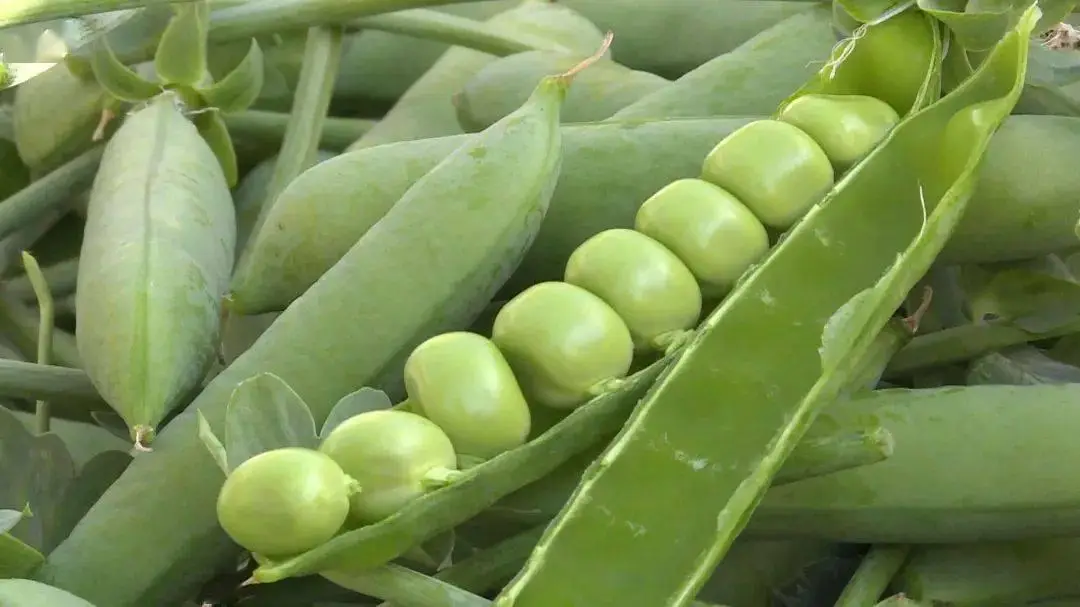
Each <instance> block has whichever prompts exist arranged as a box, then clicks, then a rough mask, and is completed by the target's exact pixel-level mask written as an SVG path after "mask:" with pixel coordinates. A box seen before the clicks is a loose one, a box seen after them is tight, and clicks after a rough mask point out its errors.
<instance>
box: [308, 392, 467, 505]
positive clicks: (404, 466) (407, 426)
mask: <svg viewBox="0 0 1080 607" xmlns="http://www.w3.org/2000/svg"><path fill="white" fill-rule="evenodd" d="M319 451H321V452H323V453H325V454H326V455H328V456H330V458H331V459H333V460H334V461H336V462H337V463H338V465H340V466H341V468H342V470H344V471H345V474H348V475H349V476H351V477H352V478H353V479H355V480H356V481H357V483H359V485H360V490H359V491H358V492H356V493H353V494H352V496H351V498H350V501H351V506H350V510H349V516H350V518H351V519H352V520H353V521H354V522H356V523H359V524H369V523H374V522H376V521H379V520H382V519H384V518H386V517H388V516H390V515H391V514H393V513H395V512H397V511H398V510H400V509H401V508H402V507H404V506H405V505H406V504H408V503H409V502H411V501H413V500H414V499H416V498H418V497H420V496H421V495H423V494H424V493H426V492H427V491H428V490H429V489H430V488H432V487H433V486H440V485H441V484H442V483H443V482H444V481H445V480H446V479H448V478H450V477H452V476H453V471H454V470H456V469H457V454H456V453H454V446H453V444H451V442H450V437H448V436H447V435H446V433H445V432H443V431H442V429H440V428H439V426H437V425H436V424H435V423H434V422H432V421H431V420H429V419H427V418H424V417H421V416H419V415H417V414H415V413H409V412H408V411H398V410H395V409H388V410H384V411H370V412H368V413H361V414H360V415H355V416H353V417H351V418H349V419H347V420H345V421H344V422H342V423H341V425H339V426H338V427H336V428H334V430H333V431H332V432H330V435H329V436H327V437H326V438H325V439H324V440H323V443H322V445H321V446H320V447H319Z"/></svg>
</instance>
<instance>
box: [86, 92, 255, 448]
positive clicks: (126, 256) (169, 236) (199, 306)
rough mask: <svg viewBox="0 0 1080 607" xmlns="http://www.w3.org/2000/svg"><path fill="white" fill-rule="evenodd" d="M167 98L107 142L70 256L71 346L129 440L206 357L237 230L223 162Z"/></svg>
mask: <svg viewBox="0 0 1080 607" xmlns="http://www.w3.org/2000/svg"><path fill="white" fill-rule="evenodd" d="M177 103H178V102H177V101H176V99H175V98H174V97H173V96H172V95H171V94H166V95H163V96H161V97H158V98H157V99H155V100H154V101H152V102H151V103H150V104H149V105H148V106H147V107H146V108H144V109H142V110H139V111H138V112H136V113H135V114H133V115H131V116H129V117H128V118H127V119H125V121H124V124H123V126H122V127H121V128H120V130H119V131H118V132H117V134H116V135H115V136H114V137H113V138H112V139H111V140H110V141H109V143H108V145H107V146H106V149H105V153H104V156H103V157H102V161H101V167H100V168H99V170H98V174H97V177H96V178H95V179H94V185H93V188H92V189H91V193H90V205H89V210H88V213H87V218H86V232H85V236H84V237H83V243H82V251H81V253H80V256H79V275H78V284H77V287H76V293H77V295H76V297H77V306H76V319H77V328H76V340H77V344H78V347H79V356H80V358H81V359H82V361H83V367H84V368H85V370H86V372H87V375H89V376H90V379H91V381H93V383H94V386H95V387H96V388H97V389H98V391H99V392H100V393H101V395H102V396H103V397H104V399H105V400H106V402H108V403H109V404H110V405H111V406H112V407H113V408H114V409H116V411H117V412H118V413H119V414H120V415H121V417H123V418H124V421H125V422H126V423H127V424H128V426H129V427H130V429H131V433H132V437H133V438H134V439H135V440H136V443H137V445H141V444H142V443H143V442H149V441H150V440H152V438H153V432H154V427H155V426H156V425H157V424H158V422H160V421H161V420H162V419H163V418H164V416H165V415H166V414H167V413H168V412H169V411H171V410H172V409H173V408H174V407H176V406H177V405H178V404H179V401H180V398H182V397H183V396H184V395H185V394H186V393H187V392H188V391H189V390H191V389H192V388H194V387H195V386H196V385H197V384H198V382H199V381H200V380H202V378H203V376H204V374H205V373H206V371H207V369H208V367H209V365H210V363H211V362H212V361H213V357H214V351H215V344H216V341H217V338H218V332H219V319H220V309H221V307H220V305H221V304H220V302H221V298H222V297H223V296H224V295H225V292H226V290H227V288H228V279H229V273H230V272H231V270H232V261H233V247H234V245H235V238H236V219H235V214H234V211H233V205H232V199H231V198H230V196H229V188H228V185H227V184H226V182H225V177H224V174H223V173H222V172H221V166H220V164H218V162H217V160H216V158H215V156H214V154H213V152H212V151H211V150H210V148H209V147H207V146H206V144H205V142H204V141H203V139H202V138H201V137H200V136H199V133H198V131H197V130H196V129H195V126H194V125H193V124H192V123H191V122H189V121H188V119H187V118H186V117H185V116H184V115H183V114H182V113H181V110H180V107H179V106H178V105H177Z"/></svg>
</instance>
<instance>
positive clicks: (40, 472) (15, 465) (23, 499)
mask: <svg viewBox="0 0 1080 607" xmlns="http://www.w3.org/2000/svg"><path fill="white" fill-rule="evenodd" d="M74 476H75V464H74V463H73V462H72V460H71V455H69V454H68V451H67V448H66V447H65V446H64V442H63V441H62V440H60V437H58V436H56V435H55V434H51V433H48V434H42V435H37V436H35V435H33V434H30V433H29V432H28V431H27V429H26V426H24V425H23V423H22V422H21V421H19V419H18V418H17V417H15V416H14V415H12V414H11V412H10V411H9V410H7V409H5V408H3V407H0V478H2V479H3V483H0V506H4V507H8V508H11V507H19V508H22V507H26V506H29V508H30V509H32V510H33V512H34V516H33V517H31V518H28V519H26V520H24V521H23V523H22V524H21V525H19V526H18V527H15V528H14V529H12V530H11V535H12V536H13V537H15V538H16V539H19V540H20V541H22V542H24V543H26V544H28V545H30V546H32V547H33V548H35V549H37V550H39V551H41V552H45V553H47V552H49V551H50V550H52V549H53V548H54V547H55V546H56V545H57V544H58V543H60V541H61V540H63V539H64V538H63V536H62V535H61V534H60V533H59V529H58V526H57V522H58V520H59V518H58V512H59V510H60V508H62V507H63V500H64V491H65V490H66V489H67V487H68V484H69V483H70V482H71V479H72V478H73V477H74Z"/></svg>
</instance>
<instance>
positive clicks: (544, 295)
mask: <svg viewBox="0 0 1080 607" xmlns="http://www.w3.org/2000/svg"><path fill="white" fill-rule="evenodd" d="M491 341H492V342H494V343H495V345H496V346H498V348H499V350H500V351H501V352H502V353H503V355H504V356H506V359H507V360H508V361H509V362H510V367H511V368H512V369H514V374H515V375H516V376H517V378H518V381H519V382H520V383H521V387H522V390H523V392H524V393H525V396H526V398H527V399H528V400H529V402H534V403H536V404H540V405H545V406H548V407H555V408H561V409H567V408H574V407H577V406H578V405H581V404H583V403H584V402H585V401H587V400H589V399H590V398H591V397H592V396H595V395H596V394H598V392H595V390H596V389H597V388H598V387H602V384H603V383H604V382H608V381H611V380H614V379H618V378H621V377H623V376H625V375H626V373H627V371H629V370H630V363H631V362H632V361H633V356H634V344H633V338H632V337H631V335H630V330H629V329H628V328H627V326H626V323H624V322H623V320H622V319H621V318H620V317H619V315H618V314H617V313H616V312H615V310H613V309H612V308H611V306H609V305H608V304H607V303H605V302H604V300H602V299H600V298H599V297H597V296H596V295H593V294H592V293H590V292H588V291H586V290H585V289H582V288H581V287H577V286H574V285H571V284H567V283H565V282H544V283H540V284H538V285H535V286H532V287H529V288H528V289H526V290H524V291H522V292H521V293H519V294H518V295H517V296H515V297H514V298H513V299H511V300H510V301H509V302H507V303H506V305H505V306H503V307H502V309H501V310H499V313H498V314H497V315H496V316H495V324H494V326H493V328H492V331H491Z"/></svg>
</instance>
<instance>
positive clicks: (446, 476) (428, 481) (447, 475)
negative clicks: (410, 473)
mask: <svg viewBox="0 0 1080 607" xmlns="http://www.w3.org/2000/svg"><path fill="white" fill-rule="evenodd" d="M463 474H465V473H464V472H462V471H461V470H454V469H452V468H443V467H442V466H439V467H435V468H432V469H431V470H428V471H427V472H426V473H424V476H423V478H421V479H420V484H421V485H423V487H424V488H425V489H428V490H435V489H441V488H443V487H445V486H447V485H449V484H450V483H452V482H454V481H456V480H457V479H459V478H461V476H462V475H463Z"/></svg>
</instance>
